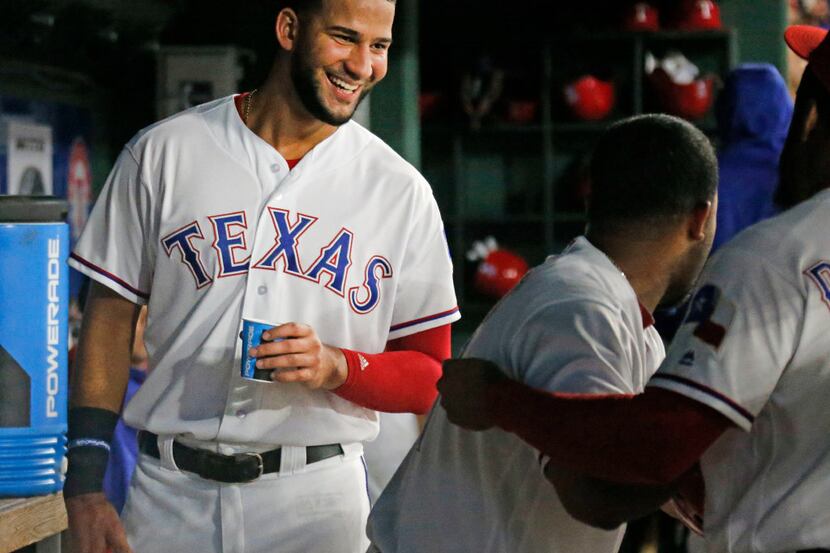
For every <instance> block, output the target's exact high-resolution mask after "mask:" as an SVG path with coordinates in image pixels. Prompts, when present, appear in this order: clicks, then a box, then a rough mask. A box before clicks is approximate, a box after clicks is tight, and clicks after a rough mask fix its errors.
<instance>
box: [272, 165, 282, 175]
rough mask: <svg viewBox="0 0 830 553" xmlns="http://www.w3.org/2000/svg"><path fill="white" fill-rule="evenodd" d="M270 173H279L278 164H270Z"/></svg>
mask: <svg viewBox="0 0 830 553" xmlns="http://www.w3.org/2000/svg"><path fill="white" fill-rule="evenodd" d="M271 172H272V173H279V172H280V164H279V163H272V164H271Z"/></svg>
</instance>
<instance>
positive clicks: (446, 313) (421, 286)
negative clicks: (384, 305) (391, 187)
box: [389, 188, 461, 340]
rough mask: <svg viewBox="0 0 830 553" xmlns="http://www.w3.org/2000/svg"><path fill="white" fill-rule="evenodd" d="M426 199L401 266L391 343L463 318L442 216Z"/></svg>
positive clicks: (390, 337) (431, 198)
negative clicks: (456, 292) (454, 284)
mask: <svg viewBox="0 0 830 553" xmlns="http://www.w3.org/2000/svg"><path fill="white" fill-rule="evenodd" d="M427 190H428V188H427ZM424 195H425V196H427V198H425V199H424V202H423V203H424V207H423V208H422V209H421V210H420V215H419V216H418V215H417V214H416V219H415V220H414V223H413V227H412V231H411V232H410V233H409V240H408V242H407V244H406V246H405V250H404V256H403V260H402V262H401V269H400V271H401V274H400V277H399V279H398V289H397V292H396V298H395V308H394V312H393V313H392V326H391V328H390V332H389V339H390V340H392V339H395V338H400V337H402V336H408V335H410V334H415V333H417V332H422V331H424V330H429V329H430V328H436V327H439V326H443V325H446V324H449V323H451V322H453V321H457V320H458V319H460V318H461V314H460V313H459V311H458V303H457V301H456V299H455V289H454V288H453V281H452V261H451V260H450V251H449V247H448V246H447V239H446V236H445V234H444V224H443V222H442V221H441V214H440V213H439V211H438V206H437V205H436V203H435V199H434V198H433V197H432V195H431V194H429V192H426V193H425V194H424Z"/></svg>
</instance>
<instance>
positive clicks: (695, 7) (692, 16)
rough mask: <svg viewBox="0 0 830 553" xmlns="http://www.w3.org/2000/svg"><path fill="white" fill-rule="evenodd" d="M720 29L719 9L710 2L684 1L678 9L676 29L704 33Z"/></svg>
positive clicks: (721, 24)
mask: <svg viewBox="0 0 830 553" xmlns="http://www.w3.org/2000/svg"><path fill="white" fill-rule="evenodd" d="M722 27H723V23H722V22H721V18H720V8H719V7H718V5H717V4H716V3H715V2H713V1H712V0H686V1H685V2H684V3H683V4H682V6H681V7H680V18H679V19H678V21H677V28H678V29H684V30H687V31H700V30H703V31H706V30H712V29H720V28H722Z"/></svg>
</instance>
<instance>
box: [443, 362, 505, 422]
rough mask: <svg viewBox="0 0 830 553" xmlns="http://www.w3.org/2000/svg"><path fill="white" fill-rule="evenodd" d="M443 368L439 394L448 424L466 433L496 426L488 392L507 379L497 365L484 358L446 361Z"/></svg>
mask: <svg viewBox="0 0 830 553" xmlns="http://www.w3.org/2000/svg"><path fill="white" fill-rule="evenodd" d="M443 368H444V373H443V375H442V376H441V379H440V380H439V381H438V392H439V393H440V394H441V406H442V407H443V408H444V410H446V412H447V418H448V419H449V420H450V422H452V423H454V424H457V425H458V426H461V427H462V428H466V429H467V430H487V429H488V428H492V427H493V426H495V425H496V420H495V417H494V415H493V413H492V409H491V406H490V404H489V398H488V389H489V387H490V386H492V385H495V384H496V383H497V382H498V381H500V380H504V379H505V378H507V377H506V376H504V374H503V373H502V372H501V370H499V368H498V366H496V365H495V364H493V363H491V362H489V361H485V360H483V359H448V360H446V361H444V365H443Z"/></svg>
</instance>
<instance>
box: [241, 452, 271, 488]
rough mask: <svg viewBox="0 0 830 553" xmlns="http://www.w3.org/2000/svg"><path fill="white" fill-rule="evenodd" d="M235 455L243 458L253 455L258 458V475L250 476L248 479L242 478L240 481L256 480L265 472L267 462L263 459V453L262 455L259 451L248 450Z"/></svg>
mask: <svg viewBox="0 0 830 553" xmlns="http://www.w3.org/2000/svg"><path fill="white" fill-rule="evenodd" d="M234 457H235V458H236V459H241V458H245V457H253V458H254V459H256V460H257V475H256V476H253V477H251V478H248V479H247V480H240V482H253V481H254V480H256V479H257V478H259V477H260V476H262V475H263V474H264V472H265V464H264V463H263V461H262V455H260V454H259V453H247V452H246V453H237V454H236V455H234Z"/></svg>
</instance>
